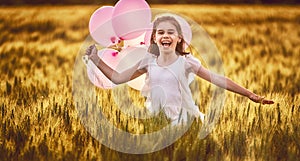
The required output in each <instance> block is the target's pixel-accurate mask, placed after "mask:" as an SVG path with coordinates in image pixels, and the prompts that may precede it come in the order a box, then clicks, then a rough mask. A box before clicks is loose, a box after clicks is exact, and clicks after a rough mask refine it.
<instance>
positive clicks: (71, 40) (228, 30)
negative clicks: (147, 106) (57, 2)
mask: <svg viewBox="0 0 300 161" xmlns="http://www.w3.org/2000/svg"><path fill="white" fill-rule="evenodd" d="M99 7H100V6H95V5H93V6H19V7H0V13H1V14H0V31H1V32H0V34H1V36H0V57H1V63H0V68H1V75H0V77H1V84H0V85H1V88H0V95H1V97H0V108H1V109H0V114H1V116H0V127H1V130H0V158H1V159H0V160H102V161H106V160H113V161H115V160H130V161H133V160H136V161H141V160H145V161H148V160H162V161H167V160H178V161H183V160H187V161H194V160H291V161H292V160H298V159H299V158H300V124H299V121H300V73H299V72H298V69H299V64H300V59H299V58H300V45H299V44H300V30H299V24H300V10H299V6H260V5H253V6H246V5H234V6H230V5H216V6H215V5H152V6H151V7H153V8H162V9H168V10H171V11H174V12H178V13H180V14H182V15H185V16H187V17H189V18H191V19H192V20H194V21H195V22H197V23H198V24H199V25H201V26H202V27H203V28H204V29H205V30H206V32H207V33H208V35H209V36H210V37H211V39H212V41H213V42H214V43H215V44H216V47H217V48H218V50H219V52H220V55H221V58H222V61H223V64H224V72H225V75H226V76H227V77H229V78H231V79H232V80H234V81H235V82H237V83H238V84H240V85H242V86H244V87H246V88H248V89H249V90H252V91H254V92H255V93H257V94H260V95H263V96H266V98H270V99H273V100H274V101H275V104H273V105H260V104H256V103H253V102H251V101H250V100H248V99H247V98H244V97H241V96H239V95H236V94H233V93H230V92H226V102H225V105H224V109H223V112H222V114H221V116H220V118H219V121H218V123H217V125H216V127H215V129H214V130H213V131H212V132H211V133H210V134H209V135H208V136H207V137H206V138H205V139H202V140H200V139H197V134H198V133H199V124H198V123H196V122H193V124H192V126H191V127H190V129H189V130H188V131H187V132H186V133H185V134H184V135H183V136H182V137H181V138H180V139H178V140H177V141H176V142H175V143H173V144H172V145H171V146H169V147H167V148H165V149H162V150H159V151H156V152H153V153H149V154H140V155H135V154H126V153H122V152H118V151H115V150H112V149H109V148H107V147H105V146H103V145H101V144H100V143H99V142H98V141H97V139H95V138H93V137H92V136H91V135H90V133H89V132H88V131H87V130H86V129H85V128H84V126H83V125H82V123H81V121H80V118H79V116H78V111H77V110H76V108H75V103H76V101H74V100H73V97H72V82H73V69H74V63H75V60H76V57H77V55H78V54H79V53H80V51H82V50H83V49H82V44H83V41H84V40H85V39H86V37H87V36H88V35H89V32H88V22H89V17H90V16H91V14H92V13H93V12H94V11H95V10H96V9H97V8H99ZM200 57H201V53H200ZM203 64H205V62H203ZM197 81H198V82H199V83H200V85H201V86H200V87H199V93H201V98H200V99H197V100H196V101H197V103H198V104H199V105H200V107H201V111H203V112H206V111H207V110H208V102H209V100H211V99H212V98H211V95H210V93H209V92H210V90H211V88H212V85H210V84H209V83H207V82H205V81H204V80H200V79H197ZM96 90H98V92H99V93H100V94H101V97H100V100H101V102H102V104H104V106H102V107H103V108H108V109H105V110H106V111H107V112H106V114H107V117H109V118H111V120H112V121H113V120H115V122H116V124H117V125H118V126H119V127H121V128H122V127H123V128H124V130H127V131H129V132H137V133H138V132H140V130H145V128H146V127H147V126H149V127H148V128H147V129H148V130H149V129H150V131H151V130H155V128H157V127H155V126H151V125H150V124H149V125H147V123H143V122H142V121H137V120H134V119H132V120H130V119H128V118H124V116H123V115H122V114H119V115H116V113H118V111H117V109H115V107H114V106H113V105H112V99H113V98H111V97H112V95H111V92H112V91H111V90H104V91H103V90H101V89H96ZM130 91H131V95H132V97H133V99H136V102H137V103H139V102H140V103H141V102H142V100H141V98H140V97H139V93H138V91H135V90H130ZM124 119H126V121H124ZM116 120H117V121H116ZM124 122H126V126H125V125H124ZM160 122H162V124H164V123H165V122H163V121H160Z"/></svg>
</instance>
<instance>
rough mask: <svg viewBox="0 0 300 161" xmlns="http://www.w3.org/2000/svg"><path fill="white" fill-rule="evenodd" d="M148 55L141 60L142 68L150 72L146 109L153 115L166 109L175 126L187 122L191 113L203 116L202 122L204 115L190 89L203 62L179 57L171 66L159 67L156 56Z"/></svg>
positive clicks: (146, 84)
mask: <svg viewBox="0 0 300 161" xmlns="http://www.w3.org/2000/svg"><path fill="white" fill-rule="evenodd" d="M148 55H150V56H146V58H144V59H143V60H142V61H141V63H140V65H139V69H143V68H144V69H146V70H147V74H146V80H145V85H144V87H143V89H142V90H141V93H142V95H143V96H145V97H147V100H146V102H145V106H146V108H147V109H148V110H149V111H150V113H151V114H157V113H158V112H159V111H160V110H163V112H164V113H165V115H166V116H167V117H168V118H169V119H170V120H171V124H172V125H176V124H179V123H181V122H183V123H185V122H187V121H188V114H189V115H191V116H195V117H199V116H200V118H201V120H202V119H203V117H204V114H203V113H201V112H200V111H199V108H198V106H196V105H195V102H194V100H193V98H192V93H191V90H190V88H189V76H191V74H192V75H193V74H195V73H196V72H197V70H198V69H199V68H200V67H201V63H200V61H199V60H198V59H196V58H195V57H194V56H192V55H190V54H189V55H186V56H179V57H178V59H177V60H176V61H175V62H173V63H172V64H170V65H168V66H159V65H158V64H157V61H156V60H157V59H156V57H155V56H152V54H148Z"/></svg>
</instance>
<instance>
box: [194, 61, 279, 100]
mask: <svg viewBox="0 0 300 161" xmlns="http://www.w3.org/2000/svg"><path fill="white" fill-rule="evenodd" d="M196 74H197V75H198V76H199V77H201V78H203V79H205V80H207V81H209V82H211V83H213V84H215V85H217V86H219V87H221V88H224V89H227V90H229V91H232V92H234V93H238V94H240V95H242V96H245V97H248V98H249V99H250V100H252V101H254V102H256V103H262V104H273V103H274V102H273V101H272V100H267V99H265V98H264V97H261V96H259V95H256V94H255V93H253V92H251V91H249V90H248V89H246V88H244V87H242V86H240V85H238V84H236V83H235V82H233V81H232V80H230V79H228V78H227V77H224V76H222V75H219V74H216V73H213V72H211V71H209V70H208V69H206V68H204V67H203V66H201V67H200V68H199V69H198V70H197V73H196Z"/></svg>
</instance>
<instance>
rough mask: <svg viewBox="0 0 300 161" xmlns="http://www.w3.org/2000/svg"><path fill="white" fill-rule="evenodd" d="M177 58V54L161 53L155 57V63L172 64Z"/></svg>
mask: <svg viewBox="0 0 300 161" xmlns="http://www.w3.org/2000/svg"><path fill="white" fill-rule="evenodd" d="M177 58H178V55H177V54H176V53H175V52H174V53H161V54H160V55H159V56H158V57H157V63H158V64H159V65H161V66H165V65H169V64H172V63H173V62H174V61H176V60H177Z"/></svg>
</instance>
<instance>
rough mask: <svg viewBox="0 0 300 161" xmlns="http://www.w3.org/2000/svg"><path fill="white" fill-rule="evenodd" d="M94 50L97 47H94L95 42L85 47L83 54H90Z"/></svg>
mask: <svg viewBox="0 0 300 161" xmlns="http://www.w3.org/2000/svg"><path fill="white" fill-rule="evenodd" d="M95 50H97V48H96V46H95V44H93V45H91V46H89V47H88V48H87V49H86V51H85V55H88V56H90V55H92V54H94V53H95Z"/></svg>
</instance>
